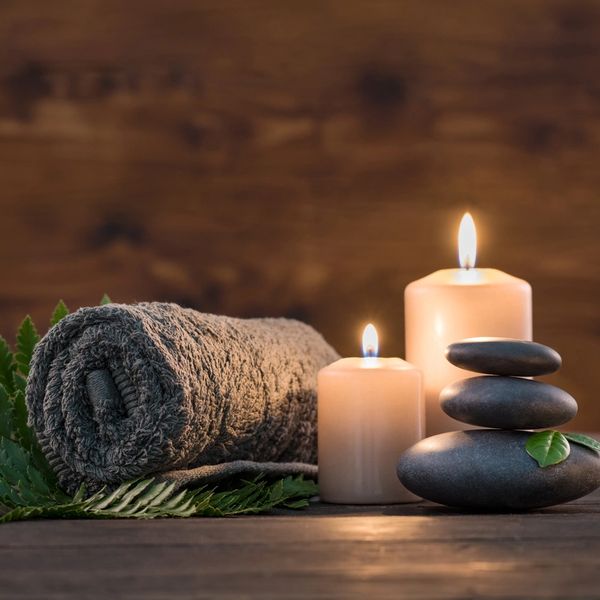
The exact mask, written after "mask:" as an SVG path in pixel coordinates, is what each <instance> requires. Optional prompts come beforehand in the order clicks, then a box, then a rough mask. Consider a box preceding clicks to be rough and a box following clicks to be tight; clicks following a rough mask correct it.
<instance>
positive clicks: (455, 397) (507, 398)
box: [440, 375, 577, 429]
mask: <svg viewBox="0 0 600 600" xmlns="http://www.w3.org/2000/svg"><path fill="white" fill-rule="evenodd" d="M440 403H441V406H442V410H443V411H444V412H445V413H446V414H447V415H450V416H451V417H452V418H453V419H456V420H457V421H462V422H463V423H469V424H470V425H478V426H480V427H497V428H499V429H543V428H546V427H556V426H558V425H562V424H563V423H566V422H567V421H570V420H571V419H572V418H573V417H574V416H575V415H576V414H577V402H575V398H573V396H571V395H570V394H567V392H565V391H564V390H561V389H560V388H557V387H555V386H553V385H549V384H547V383H542V382H540V381H532V380H531V379H520V378H518V377H499V376H497V375H483V376H481V377H470V378H468V379H461V380H460V381H456V382H455V383H452V384H450V385H448V386H446V387H445V388H444V389H443V390H442V393H441V394H440Z"/></svg>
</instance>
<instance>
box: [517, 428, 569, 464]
mask: <svg viewBox="0 0 600 600" xmlns="http://www.w3.org/2000/svg"><path fill="white" fill-rule="evenodd" d="M525 449H526V450H527V454H529V456H531V457H532V458H534V459H535V460H536V461H537V463H538V465H539V466H540V467H543V468H544V467H549V466H551V465H556V464H558V463H561V462H562V461H563V460H566V459H567V458H568V456H569V453H570V452H571V448H570V446H569V441H568V440H567V438H566V437H565V436H564V435H563V434H562V433H560V431H551V430H549V431H540V432H538V433H534V434H532V435H531V436H529V439H528V440H527V443H526V444H525Z"/></svg>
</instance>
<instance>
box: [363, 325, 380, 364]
mask: <svg viewBox="0 0 600 600" xmlns="http://www.w3.org/2000/svg"><path fill="white" fill-rule="evenodd" d="M362 350H363V356H365V357H373V356H377V355H378V354H379V337H378V336H377V329H375V325H373V324H372V323H369V324H368V325H367V326H366V327H365V330H364V331H363V336H362Z"/></svg>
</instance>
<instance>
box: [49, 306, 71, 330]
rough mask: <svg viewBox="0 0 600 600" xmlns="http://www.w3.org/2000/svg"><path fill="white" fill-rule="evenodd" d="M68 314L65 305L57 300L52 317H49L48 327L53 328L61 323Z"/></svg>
mask: <svg viewBox="0 0 600 600" xmlns="http://www.w3.org/2000/svg"><path fill="white" fill-rule="evenodd" d="M68 314H69V309H68V307H67V305H66V304H65V303H64V302H63V301H62V300H59V301H58V304H57V305H56V308H55V309H54V312H53V313H52V317H50V326H51V327H54V325H56V324H57V323H58V322H59V321H62V319H64V318H65V317H66V316H67V315H68Z"/></svg>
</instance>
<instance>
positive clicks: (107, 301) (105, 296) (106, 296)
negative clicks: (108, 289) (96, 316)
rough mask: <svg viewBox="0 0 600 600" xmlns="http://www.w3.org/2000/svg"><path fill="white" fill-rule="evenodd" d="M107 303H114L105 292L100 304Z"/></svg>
mask: <svg viewBox="0 0 600 600" xmlns="http://www.w3.org/2000/svg"><path fill="white" fill-rule="evenodd" d="M105 304H112V300H111V299H110V296H109V295H108V294H107V293H105V294H104V296H102V299H101V300H100V306H104V305H105Z"/></svg>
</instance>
